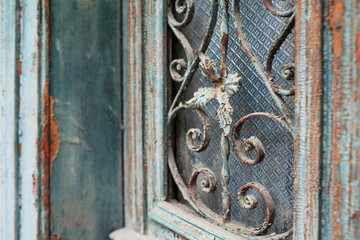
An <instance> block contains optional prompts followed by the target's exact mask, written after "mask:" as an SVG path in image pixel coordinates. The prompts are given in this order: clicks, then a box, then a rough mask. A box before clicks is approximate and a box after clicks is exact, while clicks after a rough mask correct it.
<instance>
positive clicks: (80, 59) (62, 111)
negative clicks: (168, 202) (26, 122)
mask: <svg viewBox="0 0 360 240" xmlns="http://www.w3.org/2000/svg"><path fill="white" fill-rule="evenodd" d="M120 9H121V8H120V2H119V1H116V0H98V1H82V0H72V1H70V0H67V1H52V2H51V19H52V21H51V22H52V25H51V66H50V68H51V75H50V79H51V80H50V89H51V90H50V95H51V98H52V99H53V106H52V107H51V109H52V110H53V116H52V119H53V121H50V125H51V126H50V128H51V133H50V135H53V136H55V137H54V138H53V140H52V145H51V146H50V149H52V153H51V157H50V158H51V159H53V161H52V163H51V164H50V166H51V167H50V171H51V206H52V207H51V236H52V237H53V238H54V239H64V240H65V239H69V240H72V239H87V240H91V239H94V240H101V239H108V237H107V236H108V234H109V233H110V232H111V231H113V230H115V229H117V228H119V227H121V226H122V225H123V217H122V215H123V207H122V201H121V199H122V164H121V154H122V153H121V146H122V140H121V119H122V113H121V81H120V76H121V71H120V70H121V68H120V60H121V59H120V57H121V49H120V43H121V39H120V29H121V25H120V17H121V15H120ZM50 105H51V104H50ZM54 126H55V127H56V129H55V128H54ZM57 134H59V145H58V149H57V147H56V135H57ZM56 153H57V154H56Z"/></svg>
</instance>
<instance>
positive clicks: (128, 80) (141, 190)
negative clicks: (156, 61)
mask: <svg viewBox="0 0 360 240" xmlns="http://www.w3.org/2000/svg"><path fill="white" fill-rule="evenodd" d="M124 16H128V19H127V31H126V37H125V38H124V39H127V46H126V49H127V57H128V60H127V76H126V77H125V78H124V80H123V82H124V89H126V90H125V95H124V105H125V109H126V111H124V126H125V134H124V137H125V146H127V147H125V149H124V161H125V162H124V168H125V172H124V186H125V189H126V191H125V193H124V195H125V219H126V225H127V226H131V228H133V229H135V230H136V231H138V232H141V233H144V232H145V221H146V220H145V218H146V195H145V193H146V176H145V171H146V168H147V166H146V163H145V159H144V154H143V151H144V146H143V133H144V125H143V123H144V119H143V112H144V109H143V101H144V99H143V86H144V83H143V74H144V73H143V69H144V66H143V25H142V24H143V22H142V1H141V0H136V1H127V14H124Z"/></svg>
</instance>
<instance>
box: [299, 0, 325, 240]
mask: <svg viewBox="0 0 360 240" xmlns="http://www.w3.org/2000/svg"><path fill="white" fill-rule="evenodd" d="M321 30H322V2H321V1H320V0H315V1H306V0H299V1H298V2H297V22H296V36H297V40H296V51H295V52H296V84H295V87H296V94H295V102H296V104H295V106H296V124H297V137H296V139H295V179H294V185H295V216H294V236H295V239H318V237H319V223H320V222H319V221H320V212H319V211H320V207H319V205H320V177H321V176H320V171H321V169H320V166H321V131H322V129H321V124H320V123H321V111H322V77H321V76H322V52H321V50H322V49H321V46H322V32H321Z"/></svg>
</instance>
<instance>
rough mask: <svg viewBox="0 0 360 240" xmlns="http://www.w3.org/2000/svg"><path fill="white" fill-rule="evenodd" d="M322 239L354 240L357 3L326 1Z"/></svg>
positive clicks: (358, 143) (358, 147) (358, 206)
mask: <svg viewBox="0 0 360 240" xmlns="http://www.w3.org/2000/svg"><path fill="white" fill-rule="evenodd" d="M324 12H325V13H326V16H324V28H325V31H324V41H325V42H326V44H325V45H324V56H325V59H326V60H327V61H326V64H325V65H324V69H325V71H326V75H325V81H324V84H325V86H326V87H325V96H326V97H325V103H324V108H325V109H326V112H325V116H324V126H325V130H324V164H323V166H324V168H323V195H322V197H323V200H322V213H323V214H322V223H323V224H322V226H323V231H322V236H321V237H322V238H323V239H359V237H360V234H359V227H360V226H359V211H360V201H359V197H360V196H359V195H360V179H359V174H360V170H359V166H360V165H359V164H360V2H359V1H357V0H346V1H341V0H334V1H326V4H325V6H324Z"/></svg>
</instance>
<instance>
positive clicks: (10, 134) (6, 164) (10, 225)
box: [0, 0, 17, 240]
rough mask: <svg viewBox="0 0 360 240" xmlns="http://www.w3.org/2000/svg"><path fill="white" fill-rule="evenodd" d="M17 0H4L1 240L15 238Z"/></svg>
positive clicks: (0, 1) (0, 28)
mask: <svg viewBox="0 0 360 240" xmlns="http://www.w3.org/2000/svg"><path fill="white" fill-rule="evenodd" d="M15 9H16V3H15V1H7V0H0V166H1V167H0V202H1V204H0V239H9V240H13V239H15V228H16V227H15V225H16V214H15V213H16V198H17V196H16V172H15V169H16V159H17V140H16V135H17V134H16V129H17V127H16V126H17V119H16V107H15V106H16V95H15V94H16V79H15V71H16V65H15V63H16V56H15V52H16V19H15V16H16V15H15Z"/></svg>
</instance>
